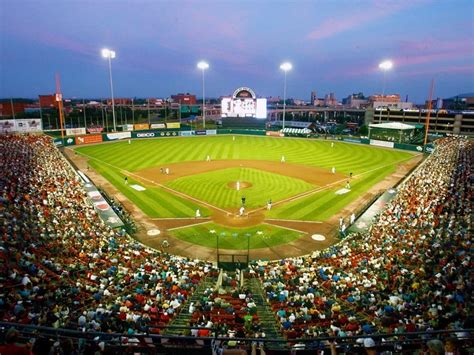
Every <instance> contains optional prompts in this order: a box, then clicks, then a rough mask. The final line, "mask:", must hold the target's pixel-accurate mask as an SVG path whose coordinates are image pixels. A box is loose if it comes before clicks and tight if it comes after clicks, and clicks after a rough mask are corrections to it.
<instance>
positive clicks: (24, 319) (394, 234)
mask: <svg viewBox="0 0 474 355" xmlns="http://www.w3.org/2000/svg"><path fill="white" fill-rule="evenodd" d="M289 133H299V132H289ZM129 144H130V142H129ZM473 158H474V144H473V142H472V141H469V140H468V139H466V138H463V137H458V136H451V137H444V138H441V139H439V140H437V141H436V142H435V149H434V151H433V152H432V153H431V154H430V155H429V156H427V157H426V159H425V160H424V161H423V162H422V163H421V164H420V165H419V166H418V167H417V168H416V169H415V170H414V171H413V172H412V173H411V174H410V175H409V176H408V177H407V178H406V179H405V180H404V181H403V182H402V184H401V185H400V186H399V187H398V194H397V195H396V197H395V198H394V199H393V200H392V201H391V202H390V203H389V204H388V205H387V206H386V208H385V209H384V210H383V211H382V212H381V213H380V214H379V215H377V217H376V219H375V220H374V221H373V224H372V225H371V226H370V228H369V229H368V231H367V232H363V233H354V234H351V235H349V236H348V237H346V238H344V239H342V240H340V241H339V242H338V243H337V244H335V245H331V246H329V247H327V248H326V249H324V250H320V251H312V250H308V254H307V255H305V256H301V257H293V258H284V259H281V260H277V261H268V260H252V261H251V262H250V264H249V266H248V267H247V268H245V269H242V270H236V271H235V272H224V271H223V270H220V269H219V268H217V266H216V265H215V264H214V263H212V262H210V261H206V260H196V259H190V258H185V257H181V256H178V255H172V254H169V253H167V252H166V251H165V249H164V250H155V249H151V248H149V247H146V246H144V245H142V244H141V243H139V242H137V241H136V240H134V239H133V238H131V237H130V236H129V235H128V234H127V233H126V231H125V229H123V228H115V229H112V228H111V227H110V226H108V225H107V224H106V223H105V222H104V221H103V220H102V219H101V218H100V217H99V215H98V212H97V211H96V209H95V208H94V205H93V204H91V202H90V200H89V199H88V198H87V193H86V189H85V183H84V181H83V180H82V179H81V177H80V176H79V175H78V173H77V172H76V170H75V169H74V167H73V166H72V165H71V164H70V163H69V162H68V160H66V158H65V157H64V156H63V154H62V152H61V151H60V149H59V148H58V147H56V146H55V144H54V143H53V139H51V138H50V137H48V136H45V135H28V134H24V135H21V134H5V135H0V166H1V172H0V189H1V191H2V192H1V196H0V201H1V203H0V216H1V219H0V221H1V222H0V235H1V245H0V258H1V268H2V272H1V274H0V277H1V286H2V287H1V288H2V290H1V294H0V317H1V319H0V321H1V323H0V325H1V327H2V337H3V339H2V345H0V354H99V353H100V354H102V353H103V354H108V353H115V354H120V353H127V354H128V353H134V354H179V353H183V352H186V353H189V354H220V353H223V354H245V353H248V354H290V353H292V354H293V353H297V354H314V353H325V354H329V353H330V354H342V353H345V354H353V353H360V354H365V353H368V354H376V353H386V354H389V353H390V354H412V353H413V354H428V353H429V354H444V353H445V352H446V353H449V354H467V353H471V351H472V350H473V349H474V344H473V337H472V332H473V330H474V317H473V314H474V312H473V308H472V305H473V302H472V297H473V292H472V291H473V284H472V281H473V273H472V266H473V260H472V212H473V210H472V201H473V200H474V198H473V197H474V196H473V190H472V183H473V176H472V173H473V168H474V166H473V161H474V159H473Z"/></svg>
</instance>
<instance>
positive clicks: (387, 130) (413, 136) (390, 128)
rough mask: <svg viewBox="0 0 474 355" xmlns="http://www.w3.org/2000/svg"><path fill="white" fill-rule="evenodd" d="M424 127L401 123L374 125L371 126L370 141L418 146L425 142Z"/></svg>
mask: <svg viewBox="0 0 474 355" xmlns="http://www.w3.org/2000/svg"><path fill="white" fill-rule="evenodd" d="M423 137H424V126H423V125H422V124H406V123H401V122H386V123H374V124H370V125H369V139H373V140H379V141H387V142H394V143H405V144H418V143H420V142H423Z"/></svg>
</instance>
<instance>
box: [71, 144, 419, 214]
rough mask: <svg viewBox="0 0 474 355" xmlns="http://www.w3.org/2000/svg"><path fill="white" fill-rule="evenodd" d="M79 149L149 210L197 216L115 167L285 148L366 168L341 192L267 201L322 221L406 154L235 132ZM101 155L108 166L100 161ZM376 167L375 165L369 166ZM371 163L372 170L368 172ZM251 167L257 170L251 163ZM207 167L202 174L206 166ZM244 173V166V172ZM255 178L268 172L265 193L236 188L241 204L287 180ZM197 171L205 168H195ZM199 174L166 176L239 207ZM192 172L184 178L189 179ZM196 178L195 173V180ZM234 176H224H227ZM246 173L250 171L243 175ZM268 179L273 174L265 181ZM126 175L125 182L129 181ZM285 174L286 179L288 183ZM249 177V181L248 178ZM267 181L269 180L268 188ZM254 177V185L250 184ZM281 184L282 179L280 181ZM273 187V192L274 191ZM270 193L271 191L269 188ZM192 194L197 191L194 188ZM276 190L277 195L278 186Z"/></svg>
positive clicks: (300, 156)
mask: <svg viewBox="0 0 474 355" xmlns="http://www.w3.org/2000/svg"><path fill="white" fill-rule="evenodd" d="M77 151H78V153H82V154H85V155H87V156H91V157H93V158H95V159H97V160H98V161H97V160H91V161H90V164H91V165H93V166H94V167H95V168H96V169H97V170H98V171H99V172H101V173H102V174H103V175H104V176H105V177H106V178H107V179H108V180H109V181H110V182H111V183H112V184H114V185H115V186H116V187H117V188H118V189H119V190H120V191H121V192H122V193H124V195H126V196H127V197H128V198H129V199H130V200H131V201H133V202H134V203H136V204H137V205H138V206H139V207H140V208H141V209H142V210H143V211H144V212H145V213H146V214H147V215H149V216H150V217H192V216H194V215H195V211H196V209H197V208H200V210H201V215H202V216H207V215H208V214H209V211H208V210H207V209H206V208H203V207H198V205H197V204H195V203H193V202H191V201H188V200H186V199H183V198H180V197H176V196H174V195H173V194H171V193H168V192H166V191H164V190H162V189H160V188H151V189H149V190H147V191H144V192H138V191H135V190H133V189H131V188H125V187H124V184H123V175H121V174H120V172H119V171H120V169H123V170H127V171H132V172H133V171H137V170H141V169H144V168H148V167H154V166H163V165H166V164H170V163H177V162H184V161H203V160H205V158H206V156H207V155H210V156H211V158H212V159H227V160H229V159H231V160H232V159H243V160H246V159H248V160H268V161H276V162H279V161H280V159H281V156H282V155H284V156H285V158H286V161H287V162H288V163H298V164H304V165H309V166H315V167H321V168H324V169H327V170H328V171H329V170H330V169H331V167H333V166H334V167H336V169H337V171H338V172H341V173H345V174H349V173H350V172H352V173H353V174H354V175H358V174H361V173H366V172H368V173H366V174H363V175H361V176H359V177H358V179H355V180H353V181H352V182H351V185H352V190H351V192H350V193H348V194H346V195H335V193H334V192H335V190H337V189H339V188H340V187H338V188H336V189H332V190H324V191H321V192H319V193H317V194H314V195H311V196H309V197H306V198H303V199H301V200H297V201H295V202H291V203H288V204H282V205H281V206H274V208H273V209H272V211H270V213H269V216H270V217H272V218H282V219H302V220H321V221H322V220H325V219H327V218H329V217H330V216H332V215H334V214H335V213H337V212H338V211H340V210H341V208H343V207H344V206H346V205H347V204H348V203H350V202H352V201H354V200H355V199H356V198H357V197H359V196H361V195H363V194H364V192H365V191H367V189H368V188H370V187H371V186H372V185H374V184H375V183H377V182H379V181H380V180H382V179H383V178H384V177H385V176H386V175H388V174H389V173H390V172H393V171H394V167H395V165H396V164H397V163H398V162H400V161H403V160H407V159H409V158H410V157H412V156H413V153H411V152H402V151H396V150H390V149H383V148H376V147H372V146H367V145H358V144H350V143H343V142H335V144H334V147H331V142H330V141H325V140H317V139H315V140H310V139H300V138H283V139H282V138H271V137H259V136H236V139H235V141H233V140H232V136H231V135H223V136H212V137H189V138H184V137H179V138H158V139H142V140H140V139H139V140H133V141H132V144H128V142H127V141H120V142H113V143H108V144H100V145H93V146H84V147H78V148H77ZM101 161H102V162H105V163H107V164H110V165H112V166H113V167H115V168H112V167H110V166H109V165H106V164H102V163H101ZM374 169H377V170H374ZM372 170H374V171H372ZM254 171H257V170H254ZM205 174H207V173H205ZM210 174H212V175H215V176H216V177H215V178H217V179H221V178H222V179H224V178H223V177H222V176H219V175H221V173H219V172H212V173H210ZM248 174H250V171H248ZM254 174H256V175H260V177H259V178H262V179H268V180H267V182H265V184H267V186H266V190H267V191H266V192H267V194H266V193H265V191H263V190H262V191H260V192H258V193H257V192H255V193H254V192H252V191H251V190H250V189H246V190H242V193H243V194H245V195H246V197H247V203H248V207H251V208H253V207H261V206H264V205H265V203H266V201H267V200H268V199H270V198H271V199H272V200H273V201H277V199H278V198H279V197H278V196H280V195H278V194H279V193H280V192H278V191H281V190H278V188H279V187H278V186H277V185H278V184H286V183H285V182H284V180H282V179H291V178H288V177H283V176H281V175H277V174H273V175H276V176H278V179H277V178H276V177H272V178H270V177H265V178H264V176H263V174H270V173H267V172H260V171H258V173H256V172H255V173H254ZM202 175H204V174H202ZM201 178H202V177H201V176H195V177H186V178H182V179H177V180H176V181H172V182H170V183H168V184H169V185H168V186H170V187H174V188H176V189H177V190H181V189H184V190H186V192H187V193H189V192H190V191H191V192H192V193H189V194H190V195H193V196H195V197H196V198H199V199H201V200H205V201H213V202H215V203H216V204H217V205H220V206H225V207H233V206H238V204H239V202H240V197H241V194H240V193H239V194H237V193H236V191H232V190H229V191H226V192H227V194H224V193H223V191H225V189H224V188H217V187H216V185H215V184H214V181H215V180H214V178H213V179H211V180H209V181H202V179H201ZM188 179H191V180H188ZM200 179H201V180H200ZM231 179H234V177H230V178H229V177H227V178H226V182H229V181H231ZM249 179H250V178H249ZM272 179H273V180H272ZM291 180H292V183H291V184H289V183H288V184H286V187H284V188H283V189H284V190H285V193H286V192H287V189H291V188H292V186H293V185H296V186H297V187H298V188H295V190H294V191H292V192H288V194H287V195H286V196H292V195H295V194H296V193H297V191H296V190H298V191H300V192H301V191H306V190H307V189H308V187H307V186H304V185H302V184H300V181H299V180H297V179H291ZM132 181H133V180H132V179H131V178H130V177H129V184H131V183H132ZM289 181H290V180H288V182H289ZM249 182H252V183H254V182H253V181H252V180H249ZM268 184H273V185H272V187H271V188H270V187H269V186H268ZM257 185H259V184H255V186H257ZM283 186H285V185H283ZM132 190H133V191H132ZM274 191H277V192H276V193H275V192H274ZM268 192H270V194H268ZM194 194H196V195H194ZM281 196H284V194H283V193H282V194H281Z"/></svg>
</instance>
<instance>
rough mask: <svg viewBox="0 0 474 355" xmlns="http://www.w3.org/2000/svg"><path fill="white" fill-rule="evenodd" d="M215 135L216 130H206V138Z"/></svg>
mask: <svg viewBox="0 0 474 355" xmlns="http://www.w3.org/2000/svg"><path fill="white" fill-rule="evenodd" d="M215 134H217V130H215V129H208V130H206V135H208V136H213V135H215Z"/></svg>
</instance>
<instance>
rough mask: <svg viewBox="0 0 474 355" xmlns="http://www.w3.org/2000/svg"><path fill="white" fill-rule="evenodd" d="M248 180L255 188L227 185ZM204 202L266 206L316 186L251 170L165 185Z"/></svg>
mask: <svg viewBox="0 0 474 355" xmlns="http://www.w3.org/2000/svg"><path fill="white" fill-rule="evenodd" d="M235 181H246V182H250V183H252V186H250V187H248V188H245V189H242V190H240V191H237V190H236V189H234V188H230V187H228V186H227V184H228V183H229V182H235ZM166 185H167V186H169V187H171V188H172V189H174V190H178V191H181V192H184V193H185V194H187V195H190V196H193V197H195V198H197V199H199V200H201V201H206V202H208V203H210V204H211V205H214V206H218V207H221V208H238V207H240V205H241V197H242V196H245V197H246V204H245V205H246V207H247V208H256V207H262V206H266V204H267V201H268V200H269V199H272V201H274V202H275V201H278V200H282V199H284V198H286V197H290V196H294V195H296V194H298V193H301V192H304V191H308V190H311V189H313V188H314V187H315V186H314V185H311V184H309V183H307V182H305V181H303V180H300V179H295V178H291V177H288V176H283V175H279V174H273V173H269V172H266V171H263V170H257V169H251V168H229V169H223V170H218V171H213V172H208V173H202V174H198V175H191V176H185V177H181V178H178V179H176V180H173V181H171V182H169V183H167V184H166Z"/></svg>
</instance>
